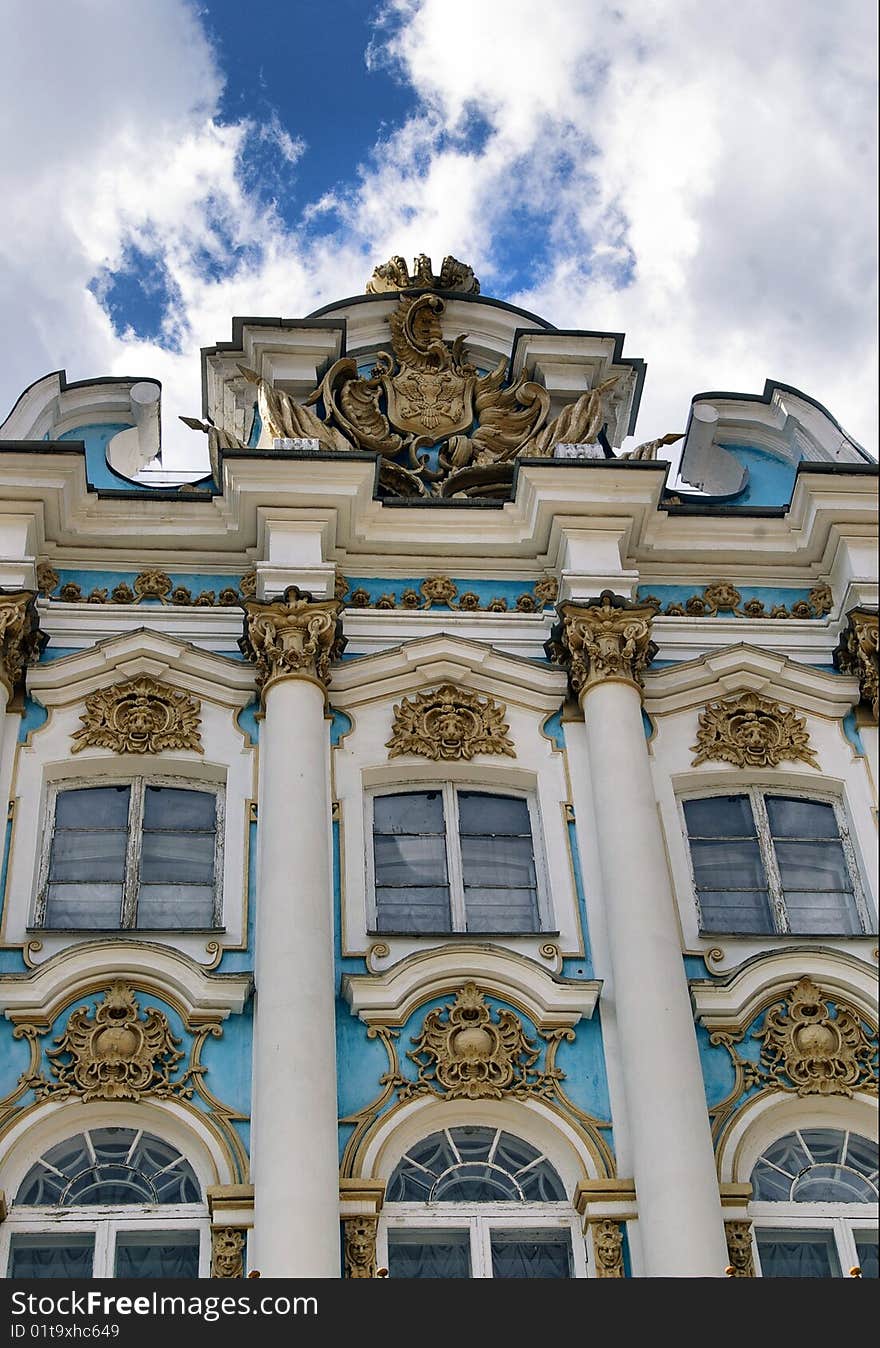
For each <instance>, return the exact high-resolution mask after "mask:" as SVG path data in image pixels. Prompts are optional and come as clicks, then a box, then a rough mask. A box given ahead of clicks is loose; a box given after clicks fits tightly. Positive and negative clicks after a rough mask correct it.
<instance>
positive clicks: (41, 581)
mask: <svg viewBox="0 0 880 1348" xmlns="http://www.w3.org/2000/svg"><path fill="white" fill-rule="evenodd" d="M60 579H61V577H60V576H59V574H58V572H57V571H56V570H55V568H54V567H53V566H50V565H49V563H48V562H39V563H38V564H37V590H38V591H39V593H40V594H41V595H50V594H51V593H52V591H53V590H54V589H55V587H56V585H57V584H58V582H59V580H60Z"/></svg>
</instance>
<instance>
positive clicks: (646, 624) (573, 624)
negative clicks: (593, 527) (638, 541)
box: [544, 590, 657, 695]
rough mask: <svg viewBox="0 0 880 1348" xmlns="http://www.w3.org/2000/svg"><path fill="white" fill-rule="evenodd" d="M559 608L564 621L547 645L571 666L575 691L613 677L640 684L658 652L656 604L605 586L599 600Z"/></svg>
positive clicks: (554, 655)
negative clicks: (654, 623)
mask: <svg viewBox="0 0 880 1348" xmlns="http://www.w3.org/2000/svg"><path fill="white" fill-rule="evenodd" d="M558 612H559V615H560V621H559V622H558V623H557V624H556V626H555V627H554V628H553V631H552V632H551V634H550V639H549V640H548V641H547V642H545V645H544V649H545V651H546V652H547V655H548V656H549V657H550V659H551V660H553V661H554V662H555V663H556V664H559V665H563V666H564V667H565V668H566V669H567V670H568V679H569V683H570V684H571V689H572V692H573V693H575V694H576V695H583V693H584V692H586V691H587V689H589V688H591V687H593V686H594V685H595V684H597V683H604V682H605V681H606V680H609V679H614V680H617V681H624V682H626V683H634V684H635V685H636V687H637V688H641V685H642V674H643V673H644V671H645V669H646V668H647V667H648V665H649V664H650V663H651V661H652V660H653V658H654V656H655V655H656V654H657V647H656V645H655V644H654V642H653V641H652V640H651V619H652V618H653V617H654V613H655V610H654V609H653V608H652V607H650V606H647V607H646V606H645V605H642V604H633V603H631V602H630V601H629V600H627V599H622V598H621V597H620V595H616V594H613V593H612V592H611V590H603V591H602V593H601V595H600V596H599V598H598V599H590V600H588V601H587V603H585V604H576V603H566V604H561V605H560V606H559V609H558Z"/></svg>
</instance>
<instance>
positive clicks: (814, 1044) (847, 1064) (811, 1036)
mask: <svg viewBox="0 0 880 1348" xmlns="http://www.w3.org/2000/svg"><path fill="white" fill-rule="evenodd" d="M835 1012H836V1014H835V1015H832V1014H831V1005H830V1001H829V1000H827V994H826V993H823V992H822V990H821V989H820V988H818V987H816V985H815V983H813V982H812V981H811V979H809V978H802V979H801V980H800V982H799V983H797V984H795V986H794V987H793V988H792V989H791V991H790V992H789V994H788V997H787V998H786V1001H785V1003H784V1005H783V1004H780V1005H777V1006H775V1007H773V1008H772V1009H771V1010H770V1011H769V1012H768V1013H767V1016H766V1019H765V1020H764V1025H763V1027H762V1028H761V1029H760V1030H757V1031H756V1032H755V1036H754V1037H755V1038H756V1039H760V1040H761V1041H762V1046H761V1059H762V1065H763V1066H764V1068H765V1071H766V1072H767V1075H768V1077H769V1078H770V1079H771V1080H772V1081H774V1082H775V1083H776V1084H778V1085H786V1084H787V1083H786V1082H785V1081H784V1079H783V1078H784V1077H787V1078H788V1081H789V1082H791V1083H793V1085H794V1087H795V1089H796V1091H797V1093H798V1095H852V1093H853V1091H854V1090H868V1091H874V1092H876V1090H877V1084H876V1076H875V1071H876V1064H875V1063H874V1059H875V1058H876V1054H877V1044H876V1041H875V1042H874V1043H872V1042H871V1040H870V1039H869V1037H868V1035H867V1034H866V1033H865V1030H864V1028H863V1025H862V1021H861V1018H860V1017H859V1015H858V1013H857V1012H856V1011H854V1010H853V1009H852V1008H851V1007H849V1006H847V1005H846V1004H845V1003H843V1002H839V1001H838V1002H836V1003H835ZM875 1040H876V1037H875ZM789 1089H790V1087H789Z"/></svg>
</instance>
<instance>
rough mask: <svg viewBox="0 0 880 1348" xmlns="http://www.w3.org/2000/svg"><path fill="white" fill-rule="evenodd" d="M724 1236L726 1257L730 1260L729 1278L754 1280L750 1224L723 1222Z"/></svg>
mask: <svg viewBox="0 0 880 1348" xmlns="http://www.w3.org/2000/svg"><path fill="white" fill-rule="evenodd" d="M724 1235H725V1237H726V1238H727V1255H728V1258H729V1259H730V1268H731V1270H732V1272H731V1273H729V1275H728V1276H729V1277H731V1278H754V1276H755V1263H754V1259H753V1257H752V1224H751V1222H725V1223H724Z"/></svg>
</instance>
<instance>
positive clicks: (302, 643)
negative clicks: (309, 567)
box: [238, 585, 345, 688]
mask: <svg viewBox="0 0 880 1348" xmlns="http://www.w3.org/2000/svg"><path fill="white" fill-rule="evenodd" d="M244 609H245V619H244V635H243V636H242V637H241V638H240V640H239V643H238V644H239V647H240V649H241V650H242V651H243V652H244V654H245V655H246V656H247V658H248V659H249V660H253V662H254V664H255V665H256V669H257V683H258V685H259V686H260V688H265V685H266V684H267V683H268V682H269V681H270V680H274V679H279V678H291V677H296V676H298V675H308V676H310V677H311V678H313V679H317V680H318V682H319V683H323V684H324V685H325V686H326V685H327V684H328V683H329V682H330V662H331V660H334V659H336V658H337V657H338V656H339V655H341V654H342V650H343V648H344V646H345V637H344V636H343V635H342V624H341V622H340V620H339V614H340V611H341V609H342V604H341V602H340V601H339V600H338V599H313V598H312V596H311V595H310V594H309V593H308V592H307V591H304V590H300V588H299V587H298V586H297V585H289V586H288V587H287V589H286V590H285V591H284V595H283V598H281V599H274V600H269V601H266V602H261V601H260V600H257V599H248V600H245V602H244Z"/></svg>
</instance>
